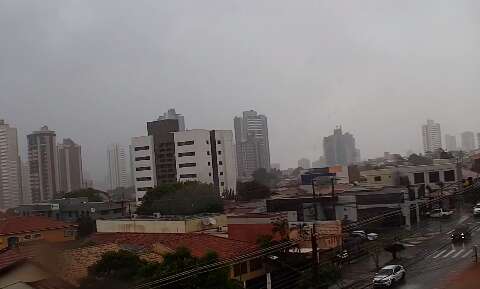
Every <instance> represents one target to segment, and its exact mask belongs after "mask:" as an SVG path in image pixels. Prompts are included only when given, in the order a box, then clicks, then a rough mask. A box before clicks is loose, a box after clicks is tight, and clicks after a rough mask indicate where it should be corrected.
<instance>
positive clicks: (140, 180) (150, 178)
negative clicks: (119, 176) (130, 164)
mask: <svg viewBox="0 0 480 289" xmlns="http://www.w3.org/2000/svg"><path fill="white" fill-rule="evenodd" d="M151 180H152V177H142V178H137V182H145V181H151Z"/></svg>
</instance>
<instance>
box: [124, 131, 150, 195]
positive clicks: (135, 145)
mask: <svg viewBox="0 0 480 289" xmlns="http://www.w3.org/2000/svg"><path fill="white" fill-rule="evenodd" d="M130 148H131V152H130V154H131V156H132V162H133V165H132V170H133V177H134V184H135V195H136V201H137V203H141V202H142V199H143V197H144V196H145V194H146V192H147V191H148V190H149V189H152V188H154V187H155V186H156V185H157V179H156V167H155V152H154V145H153V136H151V135H149V136H139V137H133V138H132V144H131V145H130Z"/></svg>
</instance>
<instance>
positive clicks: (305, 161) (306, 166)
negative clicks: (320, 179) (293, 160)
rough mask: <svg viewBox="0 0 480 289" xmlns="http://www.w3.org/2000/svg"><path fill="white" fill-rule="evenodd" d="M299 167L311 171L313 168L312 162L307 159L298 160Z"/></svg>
mask: <svg viewBox="0 0 480 289" xmlns="http://www.w3.org/2000/svg"><path fill="white" fill-rule="evenodd" d="M298 167H300V168H302V169H306V170H308V169H310V168H311V165H310V160H309V159H306V158H302V159H299V160H298Z"/></svg>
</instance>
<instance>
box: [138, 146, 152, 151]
mask: <svg viewBox="0 0 480 289" xmlns="http://www.w3.org/2000/svg"><path fill="white" fill-rule="evenodd" d="M149 149H150V147H149V146H143V147H135V151H136V152H138V151H146V150H149Z"/></svg>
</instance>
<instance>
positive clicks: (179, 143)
mask: <svg viewBox="0 0 480 289" xmlns="http://www.w3.org/2000/svg"><path fill="white" fill-rule="evenodd" d="M193 144H195V142H194V141H193V140H189V141H184V142H181V141H179V142H177V146H179V147H181V146H190V145H193Z"/></svg>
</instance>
